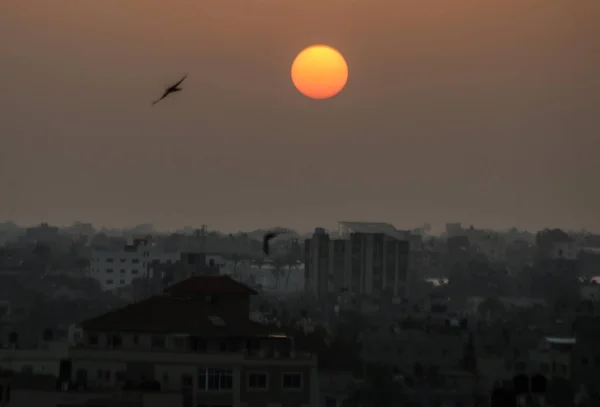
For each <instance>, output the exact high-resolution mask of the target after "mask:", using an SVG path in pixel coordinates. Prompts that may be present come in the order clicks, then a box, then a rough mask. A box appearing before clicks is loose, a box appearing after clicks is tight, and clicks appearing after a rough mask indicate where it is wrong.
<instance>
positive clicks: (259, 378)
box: [248, 372, 268, 390]
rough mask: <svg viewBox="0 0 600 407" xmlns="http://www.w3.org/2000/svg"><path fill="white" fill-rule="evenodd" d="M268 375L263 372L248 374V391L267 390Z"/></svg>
mask: <svg viewBox="0 0 600 407" xmlns="http://www.w3.org/2000/svg"><path fill="white" fill-rule="evenodd" d="M267 388H268V384H267V374H266V373H261V372H250V373H248V389H249V390H267Z"/></svg>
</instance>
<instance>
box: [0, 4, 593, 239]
mask: <svg viewBox="0 0 600 407" xmlns="http://www.w3.org/2000/svg"><path fill="white" fill-rule="evenodd" d="M599 17H600V3H598V1H596V0H578V1H573V0H570V1H567V0H553V1H551V2H548V1H542V0H529V1H522V0H519V1H517V0H509V1H506V0H504V1H498V0H493V1H492V0H488V1H480V0H455V1H452V2H450V1H446V0H428V1H423V2H416V1H410V2H409V1H406V2H402V1H383V0H370V1H366V0H356V1H336V0H330V1H325V0H319V1H316V0H307V1H287V0H280V1H274V0H265V1H249V0H227V1H210V0H206V1H198V0H171V1H170V2H168V3H167V2H165V1H158V0H129V1H127V2H123V1H116V0H107V1H79V0H53V1H43V0H5V1H3V3H2V6H1V7H0V78H1V79H0V89H1V90H2V95H3V96H2V97H1V98H0V140H1V149H0V191H2V193H1V195H2V197H3V199H1V200H0V218H4V219H13V220H15V221H16V222H18V223H20V224H37V223H40V222H42V221H44V222H49V223H52V224H65V225H66V224H70V223H72V222H73V221H74V220H82V221H89V222H93V223H94V224H97V225H105V226H109V227H116V226H125V225H134V224H137V223H143V222H152V223H153V224H155V225H156V226H157V227H158V228H169V229H172V228H176V227H180V226H183V225H200V224H208V225H210V226H211V228H214V229H219V230H224V231H237V230H250V229H255V228H259V227H266V226H274V225H281V226H287V227H291V228H295V229H298V230H301V231H308V230H312V228H314V227H315V226H316V225H322V226H325V227H329V226H334V225H335V222H336V221H337V220H343V219H367V220H384V221H389V222H393V223H394V224H396V225H398V226H399V227H407V228H408V227H415V226H417V225H419V224H421V223H422V222H425V221H429V222H431V223H432V224H433V225H434V226H437V227H439V228H441V227H442V226H443V223H444V222H446V221H453V220H456V221H462V222H464V223H465V224H470V223H472V224H477V225H480V226H489V227H496V228H508V227H511V226H518V227H521V228H527V229H530V230H539V229H541V228H543V227H546V226H548V225H551V226H555V227H562V228H565V229H579V228H586V229H588V230H600V216H598V207H600V192H599V190H598V188H597V174H598V173H600V160H598V159H597V152H598V150H599V148H600V141H599V138H598V134H599V132H600V119H599V117H600V115H599V114H598V113H599V107H598V106H600V96H599V95H600V79H599V76H598V72H600V41H598V38H600V25H598V24H597V21H598V18H599ZM314 43H325V44H328V45H331V46H333V47H335V48H336V49H338V50H339V51H340V52H341V53H342V54H343V55H344V57H345V58H346V60H347V62H348V67H349V72H350V75H349V81H348V84H347V86H346V88H345V89H344V90H343V92H342V93H341V94H340V96H339V97H336V98H334V99H331V100H328V101H319V102H315V101H312V100H309V99H307V98H305V97H303V96H302V95H300V94H299V93H298V92H297V91H296V90H295V89H294V88H293V85H292V83H291V80H290V66H291V63H292V61H293V59H294V57H295V56H296V54H297V53H298V52H300V50H302V49H303V48H304V47H306V46H309V45H311V44H314ZM186 72H188V73H189V74H190V76H189V78H188V79H187V80H186V83H185V90H184V92H181V93H180V94H178V95H177V97H173V98H172V99H170V100H169V101H168V103H164V104H160V105H157V106H156V107H155V108H151V107H150V101H151V100H153V98H156V97H157V96H158V95H157V93H159V92H161V91H162V87H163V86H165V85H167V84H169V83H170V82H172V81H173V80H176V79H177V78H178V77H180V76H181V75H183V74H184V73H186Z"/></svg>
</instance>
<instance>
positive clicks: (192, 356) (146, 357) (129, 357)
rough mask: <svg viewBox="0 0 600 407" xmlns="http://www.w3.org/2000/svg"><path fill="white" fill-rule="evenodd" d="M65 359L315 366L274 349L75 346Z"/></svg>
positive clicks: (308, 357) (307, 358)
mask: <svg viewBox="0 0 600 407" xmlns="http://www.w3.org/2000/svg"><path fill="white" fill-rule="evenodd" d="M69 357H70V358H71V359H72V360H74V361H76V360H96V361H111V362H150V363H168V364H171V365H173V364H194V365H196V364H197V365H210V364H226V365H232V366H235V365H244V364H248V363H249V364H262V363H268V364H271V365H272V364H280V363H281V364H285V365H290V364H292V365H308V366H312V365H316V363H317V359H316V356H315V355H312V354H309V353H305V352H288V353H287V354H284V353H282V352H279V351H277V350H268V349H263V350H257V351H249V350H246V349H244V350H241V351H239V352H191V351H189V352H183V351H173V350H138V349H106V348H105V349H101V348H91V347H86V346H81V345H79V346H76V347H73V348H71V349H70V351H69Z"/></svg>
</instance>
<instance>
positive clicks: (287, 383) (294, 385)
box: [281, 373, 302, 390]
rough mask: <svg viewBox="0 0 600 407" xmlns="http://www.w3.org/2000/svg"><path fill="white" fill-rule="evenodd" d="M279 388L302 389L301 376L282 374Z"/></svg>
mask: <svg viewBox="0 0 600 407" xmlns="http://www.w3.org/2000/svg"><path fill="white" fill-rule="evenodd" d="M281 387H283V389H284V390H300V389H302V374H301V373H284V374H283V377H282V381H281Z"/></svg>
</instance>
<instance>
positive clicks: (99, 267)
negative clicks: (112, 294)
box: [90, 239, 181, 291]
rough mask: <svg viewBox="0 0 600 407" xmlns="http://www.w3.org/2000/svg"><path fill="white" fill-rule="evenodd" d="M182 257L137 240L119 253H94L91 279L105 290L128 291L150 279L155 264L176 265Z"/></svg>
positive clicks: (148, 242)
mask: <svg viewBox="0 0 600 407" xmlns="http://www.w3.org/2000/svg"><path fill="white" fill-rule="evenodd" d="M180 256H181V254H180V253H166V252H162V251H158V250H156V248H155V247H154V246H152V244H151V242H150V241H149V240H148V239H135V240H134V241H133V243H132V244H127V245H125V246H124V247H123V249H122V250H119V251H100V250H94V251H93V252H92V259H91V262H90V263H91V264H90V271H91V273H90V274H91V277H92V278H94V279H96V280H97V281H98V282H100V284H101V286H102V289H103V290H106V291H113V290H117V289H119V288H122V287H125V286H127V285H129V284H131V282H132V281H133V280H134V279H136V278H139V277H151V275H150V273H151V268H150V265H152V264H153V263H156V262H157V263H174V262H176V261H178V260H179V259H180Z"/></svg>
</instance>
